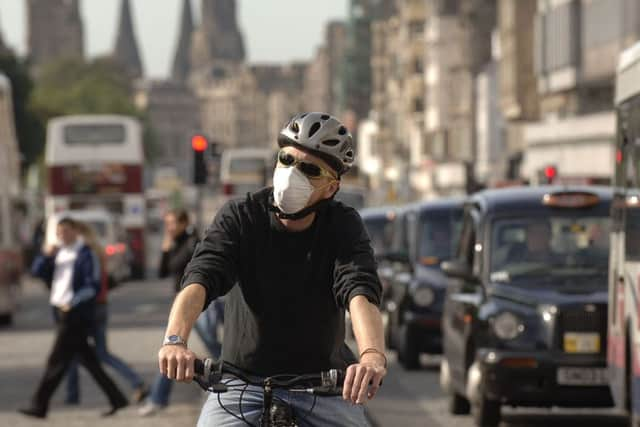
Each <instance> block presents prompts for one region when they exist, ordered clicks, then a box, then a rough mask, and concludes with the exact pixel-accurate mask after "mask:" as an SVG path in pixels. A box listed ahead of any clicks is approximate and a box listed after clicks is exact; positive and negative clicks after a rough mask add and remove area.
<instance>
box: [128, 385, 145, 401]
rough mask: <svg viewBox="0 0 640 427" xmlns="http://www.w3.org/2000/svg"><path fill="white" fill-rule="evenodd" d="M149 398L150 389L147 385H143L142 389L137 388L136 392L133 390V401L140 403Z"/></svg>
mask: <svg viewBox="0 0 640 427" xmlns="http://www.w3.org/2000/svg"><path fill="white" fill-rule="evenodd" d="M147 396H149V387H147V386H146V384H142V385H141V386H140V387H136V388H135V390H133V396H131V400H133V401H134V402H135V403H140V402H142V401H143V400H144V399H146V398H147Z"/></svg>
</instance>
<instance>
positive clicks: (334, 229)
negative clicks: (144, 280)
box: [182, 189, 382, 375]
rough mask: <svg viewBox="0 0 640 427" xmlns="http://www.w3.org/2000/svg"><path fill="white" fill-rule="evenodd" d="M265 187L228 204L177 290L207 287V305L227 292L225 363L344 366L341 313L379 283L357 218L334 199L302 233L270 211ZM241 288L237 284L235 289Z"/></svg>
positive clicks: (310, 368) (349, 358)
mask: <svg viewBox="0 0 640 427" xmlns="http://www.w3.org/2000/svg"><path fill="white" fill-rule="evenodd" d="M271 191H272V190H271V189H264V190H262V191H259V192H257V193H254V194H252V195H248V196H247V198H246V199H245V200H241V201H230V202H228V203H227V204H226V205H225V206H224V207H223V208H222V209H221V210H220V211H219V212H218V214H217V215H216V218H215V219H214V221H213V223H212V225H211V226H210V227H209V229H208V230H207V233H206V236H205V237H204V239H203V240H202V241H201V242H200V244H199V245H198V247H197V249H196V252H195V254H194V256H193V258H192V260H191V262H190V263H189V265H188V266H187V268H186V270H185V276H184V278H183V279H182V285H183V286H188V285H190V284H193V283H198V284H201V285H203V286H204V287H205V288H206V292H207V299H206V304H205V307H206V306H207V305H208V304H209V303H210V302H211V301H212V300H213V299H215V298H217V297H218V296H221V295H224V294H227V293H228V296H227V298H226V307H225V334H224V345H223V359H224V360H226V361H228V362H230V363H232V364H234V365H236V366H238V367H240V368H242V369H245V370H247V371H249V372H253V373H255V374H259V375H274V374H279V373H296V374H303V373H313V372H319V371H320V370H326V369H329V368H339V369H344V368H346V366H348V364H350V363H353V361H354V357H353V354H352V353H351V352H350V351H349V350H348V348H347V347H346V345H345V344H344V338H345V324H344V314H345V308H348V306H349V301H350V300H351V299H352V298H353V297H355V296H357V295H364V296H365V297H366V298H367V299H368V300H369V301H370V302H372V303H373V304H376V305H379V304H380V294H381V289H382V288H381V285H380V281H379V279H378V276H377V274H376V263H375V259H374V256H373V250H372V249H371V244H370V241H369V237H368V235H367V233H366V231H365V229H364V226H363V224H362V220H361V219H360V216H359V215H358V213H357V212H356V211H355V210H354V209H352V208H350V207H347V206H345V205H343V204H341V203H339V202H333V201H332V202H331V203H329V204H328V205H327V206H325V207H324V208H323V209H322V210H321V211H319V212H318V214H317V215H316V219H315V221H314V223H313V225H312V226H311V227H310V228H308V229H307V230H305V231H301V232H290V231H287V230H286V229H285V228H284V227H283V226H282V225H281V224H280V222H279V221H278V220H277V218H276V217H275V215H274V214H273V212H271V211H269V209H268V206H269V203H270V197H269V196H270V194H271ZM236 284H237V286H236Z"/></svg>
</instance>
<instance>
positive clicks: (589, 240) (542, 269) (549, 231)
mask: <svg viewBox="0 0 640 427" xmlns="http://www.w3.org/2000/svg"><path fill="white" fill-rule="evenodd" d="M491 228H492V232H491V253H490V259H491V280H492V281H494V282H517V281H521V280H527V279H531V278H536V280H540V279H541V278H543V277H545V276H546V277H548V278H549V279H550V280H553V282H554V283H556V282H558V279H559V278H560V279H561V278H567V279H575V278H580V279H581V280H582V281H581V283H588V282H589V280H590V279H593V280H595V281H597V282H598V283H599V282H602V283H605V284H606V280H603V278H606V275H607V272H608V266H609V231H610V220H609V218H608V217H603V216H555V217H554V216H551V217H548V216H544V217H542V216H539V217H533V216H532V217H520V218H504V219H497V220H495V221H494V222H493V225H492V227H491ZM560 281H561V280H560ZM569 282H571V280H569Z"/></svg>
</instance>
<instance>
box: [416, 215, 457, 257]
mask: <svg viewBox="0 0 640 427" xmlns="http://www.w3.org/2000/svg"><path fill="white" fill-rule="evenodd" d="M419 230H420V231H419V239H420V240H419V242H418V262H419V263H421V264H422V265H425V266H432V267H438V268H439V266H440V263H441V262H442V261H447V260H450V259H452V258H453V257H454V256H455V254H456V249H457V247H458V240H459V238H460V232H461V230H462V209H460V210H451V211H443V212H425V213H423V214H422V215H421V216H420V228H419Z"/></svg>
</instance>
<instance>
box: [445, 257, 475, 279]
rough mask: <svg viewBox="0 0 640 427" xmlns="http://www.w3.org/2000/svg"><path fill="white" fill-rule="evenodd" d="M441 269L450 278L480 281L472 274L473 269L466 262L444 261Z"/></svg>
mask: <svg viewBox="0 0 640 427" xmlns="http://www.w3.org/2000/svg"><path fill="white" fill-rule="evenodd" d="M440 268H442V271H443V272H444V274H446V275H447V276H449V277H453V278H456V279H462V280H466V281H470V282H477V281H478V279H477V278H476V277H475V276H474V275H473V273H472V272H471V268H469V266H468V265H467V264H465V263H464V262H461V261H458V260H455V261H444V262H443V263H442V264H440Z"/></svg>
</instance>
